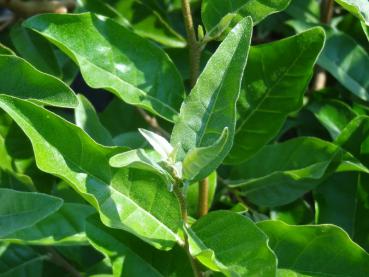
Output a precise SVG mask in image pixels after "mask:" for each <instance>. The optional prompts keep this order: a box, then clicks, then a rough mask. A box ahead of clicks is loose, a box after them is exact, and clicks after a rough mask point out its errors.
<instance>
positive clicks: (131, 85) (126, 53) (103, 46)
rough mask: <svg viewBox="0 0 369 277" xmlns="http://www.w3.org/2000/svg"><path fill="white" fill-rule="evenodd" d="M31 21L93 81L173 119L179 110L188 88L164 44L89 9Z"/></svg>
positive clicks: (33, 27)
mask: <svg viewBox="0 0 369 277" xmlns="http://www.w3.org/2000/svg"><path fill="white" fill-rule="evenodd" d="M25 26H26V27H28V28H31V29H33V30H35V31H37V32H40V33H41V34H42V35H43V36H45V37H46V38H47V39H49V40H50V41H51V42H53V43H54V44H55V45H56V46H58V47H59V48H60V49H61V50H62V51H64V52H65V53H66V54H67V55H68V56H70V57H71V58H72V59H73V60H74V61H75V62H76V63H77V64H78V65H79V67H80V69H81V73H82V75H83V77H84V79H85V81H86V82H87V84H89V85H90V86H91V87H93V88H104V89H106V90H108V91H111V92H113V93H114V94H116V95H117V96H118V97H119V98H121V99H122V100H124V101H125V102H127V103H129V104H132V105H137V106H140V107H142V108H145V109H147V110H149V111H151V112H153V113H155V114H157V115H159V116H162V117H164V118H166V119H168V120H170V121H172V120H173V119H174V117H175V116H176V115H177V111H178V109H179V106H180V104H181V102H182V100H183V93H184V88H183V85H182V81H181V77H180V75H179V73H178V71H177V70H176V68H175V67H174V65H173V63H172V62H171V61H170V59H169V58H168V56H167V55H166V54H165V53H164V52H163V51H162V50H161V49H160V48H158V47H156V46H155V45H153V44H151V43H149V42H147V41H146V40H144V39H142V38H141V37H139V36H137V35H136V34H134V33H132V32H131V31H129V30H127V29H126V28H125V27H123V26H121V25H119V24H118V23H116V22H114V21H113V20H110V19H106V20H100V19H98V17H97V16H95V15H93V14H89V13H85V14H79V15H56V14H52V15H51V14H49V15H39V16H36V17H33V18H31V19H29V20H28V21H26V22H25ZM81 34H83V36H82V35H81ZM87 41H88V44H86V42H87ZM89 45H93V47H89ZM147 61H150V63H147Z"/></svg>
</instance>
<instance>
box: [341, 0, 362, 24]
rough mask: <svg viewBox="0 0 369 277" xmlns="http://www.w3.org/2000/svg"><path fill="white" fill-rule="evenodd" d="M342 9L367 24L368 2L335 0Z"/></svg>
mask: <svg viewBox="0 0 369 277" xmlns="http://www.w3.org/2000/svg"><path fill="white" fill-rule="evenodd" d="M336 2H337V3H338V4H340V5H341V6H342V7H343V8H344V9H346V10H347V11H348V12H350V13H351V14H353V15H354V16H356V17H357V18H359V19H360V20H361V21H363V22H365V23H366V24H367V25H368V26H369V3H368V2H367V1H362V0H336Z"/></svg>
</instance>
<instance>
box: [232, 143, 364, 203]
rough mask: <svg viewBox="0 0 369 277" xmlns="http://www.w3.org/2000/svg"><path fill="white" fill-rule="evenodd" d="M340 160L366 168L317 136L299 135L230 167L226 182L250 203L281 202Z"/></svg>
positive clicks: (301, 191) (302, 190)
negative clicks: (229, 177)
mask: <svg viewBox="0 0 369 277" xmlns="http://www.w3.org/2000/svg"><path fill="white" fill-rule="evenodd" d="M307 153H308V155H307ZM341 162H345V163H347V164H349V165H352V164H355V163H356V164H357V168H356V170H359V171H360V170H363V171H367V169H366V168H364V167H363V166H362V165H360V164H358V162H357V161H355V159H354V158H353V157H352V156H350V155H349V154H348V153H347V152H345V151H344V150H342V149H341V148H340V147H338V146H336V145H334V144H332V143H329V142H326V141H323V140H320V139H318V138H304V137H299V138H295V139H291V140H288V141H286V142H283V143H279V144H273V145H268V146H265V147H264V148H263V149H262V150H261V151H260V152H259V153H257V154H256V155H255V156H254V157H253V158H251V159H250V160H249V161H247V162H246V163H244V164H242V165H239V166H237V167H234V168H233V170H232V176H231V178H232V181H230V182H229V185H230V186H231V187H234V188H239V189H241V191H242V193H243V194H244V195H246V196H247V199H248V200H249V201H251V202H252V203H255V204H257V205H260V206H266V207H275V206H281V205H285V204H288V203H291V202H293V201H294V200H296V199H298V198H299V197H301V196H302V195H304V194H305V193H306V192H307V191H309V190H312V189H314V188H315V187H316V186H317V185H318V184H319V182H321V181H322V180H321V179H322V178H323V177H325V176H326V175H327V174H329V173H332V172H333V171H334V170H336V169H337V167H338V166H339V165H340V163H341ZM349 170H355V169H354V168H350V169H349Z"/></svg>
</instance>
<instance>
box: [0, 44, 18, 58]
mask: <svg viewBox="0 0 369 277" xmlns="http://www.w3.org/2000/svg"><path fill="white" fill-rule="evenodd" d="M0 55H15V53H14V51H13V50H12V49H10V48H9V47H6V46H5V45H4V44H2V43H0Z"/></svg>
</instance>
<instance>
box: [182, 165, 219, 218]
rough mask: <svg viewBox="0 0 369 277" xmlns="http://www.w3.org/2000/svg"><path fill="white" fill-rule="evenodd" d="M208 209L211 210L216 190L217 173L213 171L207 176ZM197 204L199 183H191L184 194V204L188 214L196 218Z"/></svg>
mask: <svg viewBox="0 0 369 277" xmlns="http://www.w3.org/2000/svg"><path fill="white" fill-rule="evenodd" d="M207 179H208V207H209V209H210V208H211V206H212V204H213V200H214V196H215V191H216V189H217V173H216V172H215V171H214V172H213V173H211V174H210V175H209V176H208V178H207ZM198 202H199V183H192V184H190V185H189V186H188V188H187V192H186V203H187V211H188V213H189V214H190V215H191V216H193V217H196V216H197V208H198Z"/></svg>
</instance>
